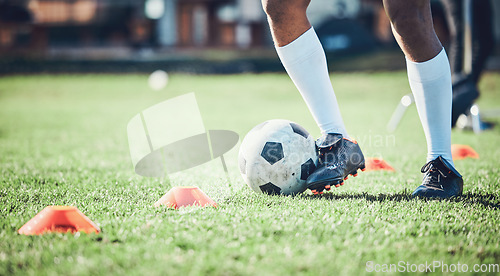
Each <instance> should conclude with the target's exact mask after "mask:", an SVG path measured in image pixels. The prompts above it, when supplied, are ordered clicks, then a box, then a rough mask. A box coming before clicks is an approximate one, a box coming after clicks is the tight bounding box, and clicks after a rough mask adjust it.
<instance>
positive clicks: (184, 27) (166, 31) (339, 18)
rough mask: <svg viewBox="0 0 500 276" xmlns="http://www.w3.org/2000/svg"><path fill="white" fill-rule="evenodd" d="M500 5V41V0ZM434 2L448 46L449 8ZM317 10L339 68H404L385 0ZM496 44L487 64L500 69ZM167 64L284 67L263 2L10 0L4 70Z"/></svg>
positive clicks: (193, 69)
mask: <svg viewBox="0 0 500 276" xmlns="http://www.w3.org/2000/svg"><path fill="white" fill-rule="evenodd" d="M473 1H474V0H473ZM491 3H492V14H493V16H492V26H493V39H494V41H496V42H498V41H500V17H499V16H497V15H499V14H500V1H491ZM432 8H433V9H432V10H433V13H434V21H435V22H434V23H435V28H436V31H437V33H438V35H439V37H440V39H441V40H442V41H443V42H444V43H445V45H446V44H447V43H448V42H449V40H450V27H449V24H447V21H446V15H445V14H446V13H445V10H444V6H443V4H442V2H441V1H432ZM308 12H309V18H310V20H311V23H312V24H313V25H314V27H315V28H316V31H317V33H318V36H319V37H320V39H321V41H322V43H323V46H324V48H325V50H326V52H327V55H328V56H329V62H330V63H331V66H330V69H331V70H343V71H350V70H399V69H403V68H404V59H402V58H401V55H402V54H401V52H400V50H399V48H397V45H396V43H395V41H394V39H393V37H392V33H391V30H390V25H389V22H388V19H387V17H386V15H385V12H384V10H383V7H382V1H381V0H314V1H312V3H311V5H310V7H309V10H308ZM496 45H499V43H496ZM493 48H494V50H493V55H492V56H491V57H490V58H489V60H488V63H487V66H486V67H487V68H489V69H499V68H500V65H499V64H500V60H499V58H498V57H497V55H498V52H499V51H498V50H497V48H498V46H495V47H493ZM158 68H160V69H163V70H168V71H169V72H190V73H240V72H275V71H283V68H282V66H281V64H280V62H279V60H278V59H277V56H276V54H275V51H274V48H273V45H272V40H271V35H270V33H269V30H268V26H267V21H266V18H265V14H264V12H263V10H262V7H261V4H260V1H258V0H0V74H14V73H38V72H151V71H152V70H155V69H158Z"/></svg>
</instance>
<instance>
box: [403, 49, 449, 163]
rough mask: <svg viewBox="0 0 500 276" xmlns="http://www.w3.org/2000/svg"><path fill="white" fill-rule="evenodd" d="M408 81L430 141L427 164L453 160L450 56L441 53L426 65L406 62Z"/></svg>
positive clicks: (442, 51)
mask: <svg viewBox="0 0 500 276" xmlns="http://www.w3.org/2000/svg"><path fill="white" fill-rule="evenodd" d="M406 67H407V69H408V79H409V81H410V87H411V90H412V92H413V96H414V97H415V104H416V105H417V111H418V115H419V117H420V122H421V123H422V127H423V128H424V133H425V138H426V140H427V162H429V161H431V160H434V159H436V158H437V157H438V156H440V155H441V156H442V157H443V158H444V159H446V161H448V162H449V163H450V164H452V165H453V159H452V158H451V101H452V90H451V72H450V63H449V61H448V56H447V55H446V52H445V50H444V48H443V50H441V52H440V53H439V54H438V55H437V56H435V57H434V58H432V59H431V60H428V61H425V62H413V61H410V60H408V59H406Z"/></svg>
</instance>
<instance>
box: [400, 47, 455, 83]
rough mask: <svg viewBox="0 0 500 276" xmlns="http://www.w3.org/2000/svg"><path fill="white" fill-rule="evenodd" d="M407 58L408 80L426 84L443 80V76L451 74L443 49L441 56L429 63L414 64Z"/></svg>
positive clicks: (438, 55)
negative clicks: (426, 82)
mask: <svg viewBox="0 0 500 276" xmlns="http://www.w3.org/2000/svg"><path fill="white" fill-rule="evenodd" d="M405 58H406V68H407V70H408V78H409V79H410V80H412V81H417V82H425V81H432V80H435V79H438V78H441V77H442V76H443V75H446V74H451V73H450V72H451V69H450V62H449V60H448V56H447V55H446V51H445V49H444V48H443V49H442V50H441V52H439V54H437V55H436V56H435V57H433V58H432V59H430V60H428V61H424V62H414V61H411V60H409V59H408V57H405Z"/></svg>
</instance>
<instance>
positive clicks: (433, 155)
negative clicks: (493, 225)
mask: <svg viewBox="0 0 500 276" xmlns="http://www.w3.org/2000/svg"><path fill="white" fill-rule="evenodd" d="M384 7H385V9H386V12H387V14H388V16H389V19H390V21H391V25H392V30H393V33H394V37H395V38H396V40H397V42H398V44H399V46H400V47H401V49H402V50H403V52H404V54H405V56H406V62H407V71H408V79H409V82H410V87H411V90H412V92H413V95H414V97H415V103H416V105H417V110H418V114H419V117H420V121H421V123H422V127H423V129H424V133H425V137H426V140H427V164H426V165H424V166H423V167H422V172H423V173H425V175H424V181H423V183H422V185H421V186H419V187H418V188H417V189H416V190H415V192H414V193H413V195H415V196H425V197H441V198H447V197H452V196H457V195H460V194H461V193H462V186H463V181H462V176H461V175H460V174H459V173H458V172H457V171H456V170H455V168H454V165H453V160H452V157H451V101H452V88H451V72H450V64H449V61H448V57H447V56H446V53H445V51H444V48H443V47H442V45H441V43H440V41H439V39H438V38H437V35H436V33H435V31H434V27H433V24H432V15H431V8H430V0H412V1H401V0H384Z"/></svg>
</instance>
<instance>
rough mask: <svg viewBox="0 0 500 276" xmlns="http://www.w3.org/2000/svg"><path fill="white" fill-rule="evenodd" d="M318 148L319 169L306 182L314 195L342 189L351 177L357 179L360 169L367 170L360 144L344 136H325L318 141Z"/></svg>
mask: <svg viewBox="0 0 500 276" xmlns="http://www.w3.org/2000/svg"><path fill="white" fill-rule="evenodd" d="M316 148H317V151H318V159H319V161H318V168H317V169H316V170H315V171H314V172H313V173H312V174H311V175H310V176H309V177H308V178H307V180H306V184H307V188H308V189H310V190H311V192H312V193H313V194H321V193H323V190H327V191H329V190H330V189H331V187H332V186H335V187H340V185H344V180H347V177H348V176H349V175H352V176H354V177H355V176H357V175H358V169H361V170H363V171H364V170H365V157H364V156H363V153H362V152H361V148H360V147H359V145H358V143H356V141H351V140H349V139H346V138H343V137H342V134H338V133H328V134H324V135H323V136H321V137H320V138H319V139H318V140H316Z"/></svg>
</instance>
